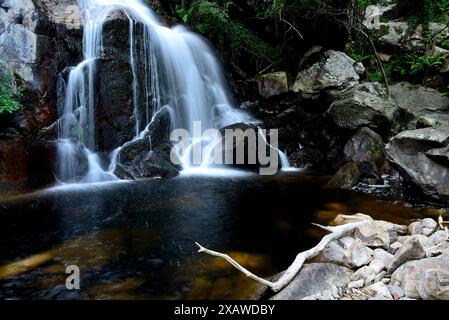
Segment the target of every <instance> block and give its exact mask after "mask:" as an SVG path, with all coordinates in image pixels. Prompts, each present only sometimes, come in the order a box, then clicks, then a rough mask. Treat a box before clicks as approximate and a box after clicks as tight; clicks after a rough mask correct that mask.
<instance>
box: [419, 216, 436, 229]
mask: <svg viewBox="0 0 449 320" xmlns="http://www.w3.org/2000/svg"><path fill="white" fill-rule="evenodd" d="M422 225H423V227H424V228H427V229H432V230H435V229H436V227H437V226H438V224H437V222H436V221H435V220H433V219H432V218H425V219H424V220H423V221H422Z"/></svg>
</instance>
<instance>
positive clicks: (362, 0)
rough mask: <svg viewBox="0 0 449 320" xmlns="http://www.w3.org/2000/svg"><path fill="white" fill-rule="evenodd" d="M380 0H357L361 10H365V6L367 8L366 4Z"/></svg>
mask: <svg viewBox="0 0 449 320" xmlns="http://www.w3.org/2000/svg"><path fill="white" fill-rule="evenodd" d="M378 2H380V1H376V0H358V5H359V8H360V10H361V11H363V12H364V11H365V10H366V8H368V6H370V5H373V4H376V3H378Z"/></svg>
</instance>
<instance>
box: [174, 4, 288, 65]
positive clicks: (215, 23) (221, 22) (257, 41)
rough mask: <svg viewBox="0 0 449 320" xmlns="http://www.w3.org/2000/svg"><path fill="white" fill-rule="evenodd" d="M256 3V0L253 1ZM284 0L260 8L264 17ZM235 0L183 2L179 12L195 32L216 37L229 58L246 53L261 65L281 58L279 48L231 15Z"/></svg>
mask: <svg viewBox="0 0 449 320" xmlns="http://www.w3.org/2000/svg"><path fill="white" fill-rule="evenodd" d="M251 3H252V4H253V5H255V4H256V2H255V1H251ZM251 3H250V4H251ZM282 4H283V1H281V0H274V1H267V6H265V7H264V8H261V9H259V10H258V14H260V15H261V16H265V15H268V14H269V12H272V11H275V10H278V9H279V8H281V6H282ZM232 5H233V2H232V1H231V0H215V1H212V0H191V1H186V0H184V1H182V3H181V4H180V5H177V6H176V12H177V13H178V15H179V16H180V17H181V18H182V20H183V22H184V23H186V24H189V25H191V26H192V27H193V29H194V30H195V31H198V32H200V33H202V34H207V36H208V38H211V39H214V40H215V42H216V43H217V45H218V46H219V48H220V49H221V51H222V54H223V55H224V56H225V58H226V59H228V60H230V61H231V62H235V61H237V60H238V58H239V57H240V56H241V55H242V54H247V55H248V56H249V57H250V59H252V61H253V62H254V63H255V64H256V66H260V65H263V64H269V63H273V62H275V61H277V60H278V59H279V57H280V53H279V51H278V50H277V49H276V48H274V47H272V46H271V45H270V44H268V43H267V42H265V41H264V40H263V39H261V38H260V37H259V36H258V35H257V34H256V33H255V32H253V31H252V30H250V29H249V28H248V27H247V26H245V25H244V24H243V23H242V22H241V21H238V20H237V19H233V18H231V16H230V13H229V12H230V7H231V6H232Z"/></svg>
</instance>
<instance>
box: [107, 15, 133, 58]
mask: <svg viewBox="0 0 449 320" xmlns="http://www.w3.org/2000/svg"><path fill="white" fill-rule="evenodd" d="M134 28H135V29H136V28H137V27H136V26H135V27H134ZM129 34H130V22H129V19H128V17H127V16H126V14H125V13H124V12H123V11H113V12H111V13H110V14H109V16H108V18H107V19H106V21H105V23H104V25H103V43H102V47H103V56H104V57H105V58H107V59H118V60H126V61H129V53H130V48H129ZM136 34H137V33H136Z"/></svg>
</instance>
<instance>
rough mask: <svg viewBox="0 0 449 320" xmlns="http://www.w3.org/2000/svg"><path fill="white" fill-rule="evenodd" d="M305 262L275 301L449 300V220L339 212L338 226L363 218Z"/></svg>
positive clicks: (336, 220) (336, 223)
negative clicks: (401, 220) (404, 221)
mask: <svg viewBox="0 0 449 320" xmlns="http://www.w3.org/2000/svg"><path fill="white" fill-rule="evenodd" d="M362 221H364V222H365V223H363V224H362V225H361V226H360V227H358V228H357V229H355V231H354V232H351V233H350V234H347V235H346V236H343V237H341V238H340V239H338V240H335V241H332V242H331V243H329V245H327V246H326V248H325V249H324V250H323V251H322V252H321V253H320V255H319V256H317V257H316V258H314V259H313V260H312V261H309V263H308V264H306V265H304V266H303V268H302V270H301V271H300V272H299V273H298V275H297V276H296V277H295V279H294V280H293V281H292V282H291V283H290V284H289V285H288V286H286V287H285V288H284V289H283V290H282V291H280V292H279V293H278V294H276V295H275V296H274V297H272V299H273V300H415V299H423V300H446V299H449V286H448V282H447V281H448V278H449V273H448V270H449V233H448V225H449V223H448V222H445V221H443V219H442V218H440V219H439V221H435V220H433V219H430V218H426V219H423V220H417V221H414V222H413V223H411V224H410V225H409V226H405V225H397V224H393V223H390V222H386V221H379V220H373V219H372V218H371V217H370V216H367V215H364V214H356V215H352V216H347V215H339V216H337V217H336V219H335V220H334V221H333V222H332V223H331V224H332V225H335V226H338V225H343V224H346V223H353V222H362Z"/></svg>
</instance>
